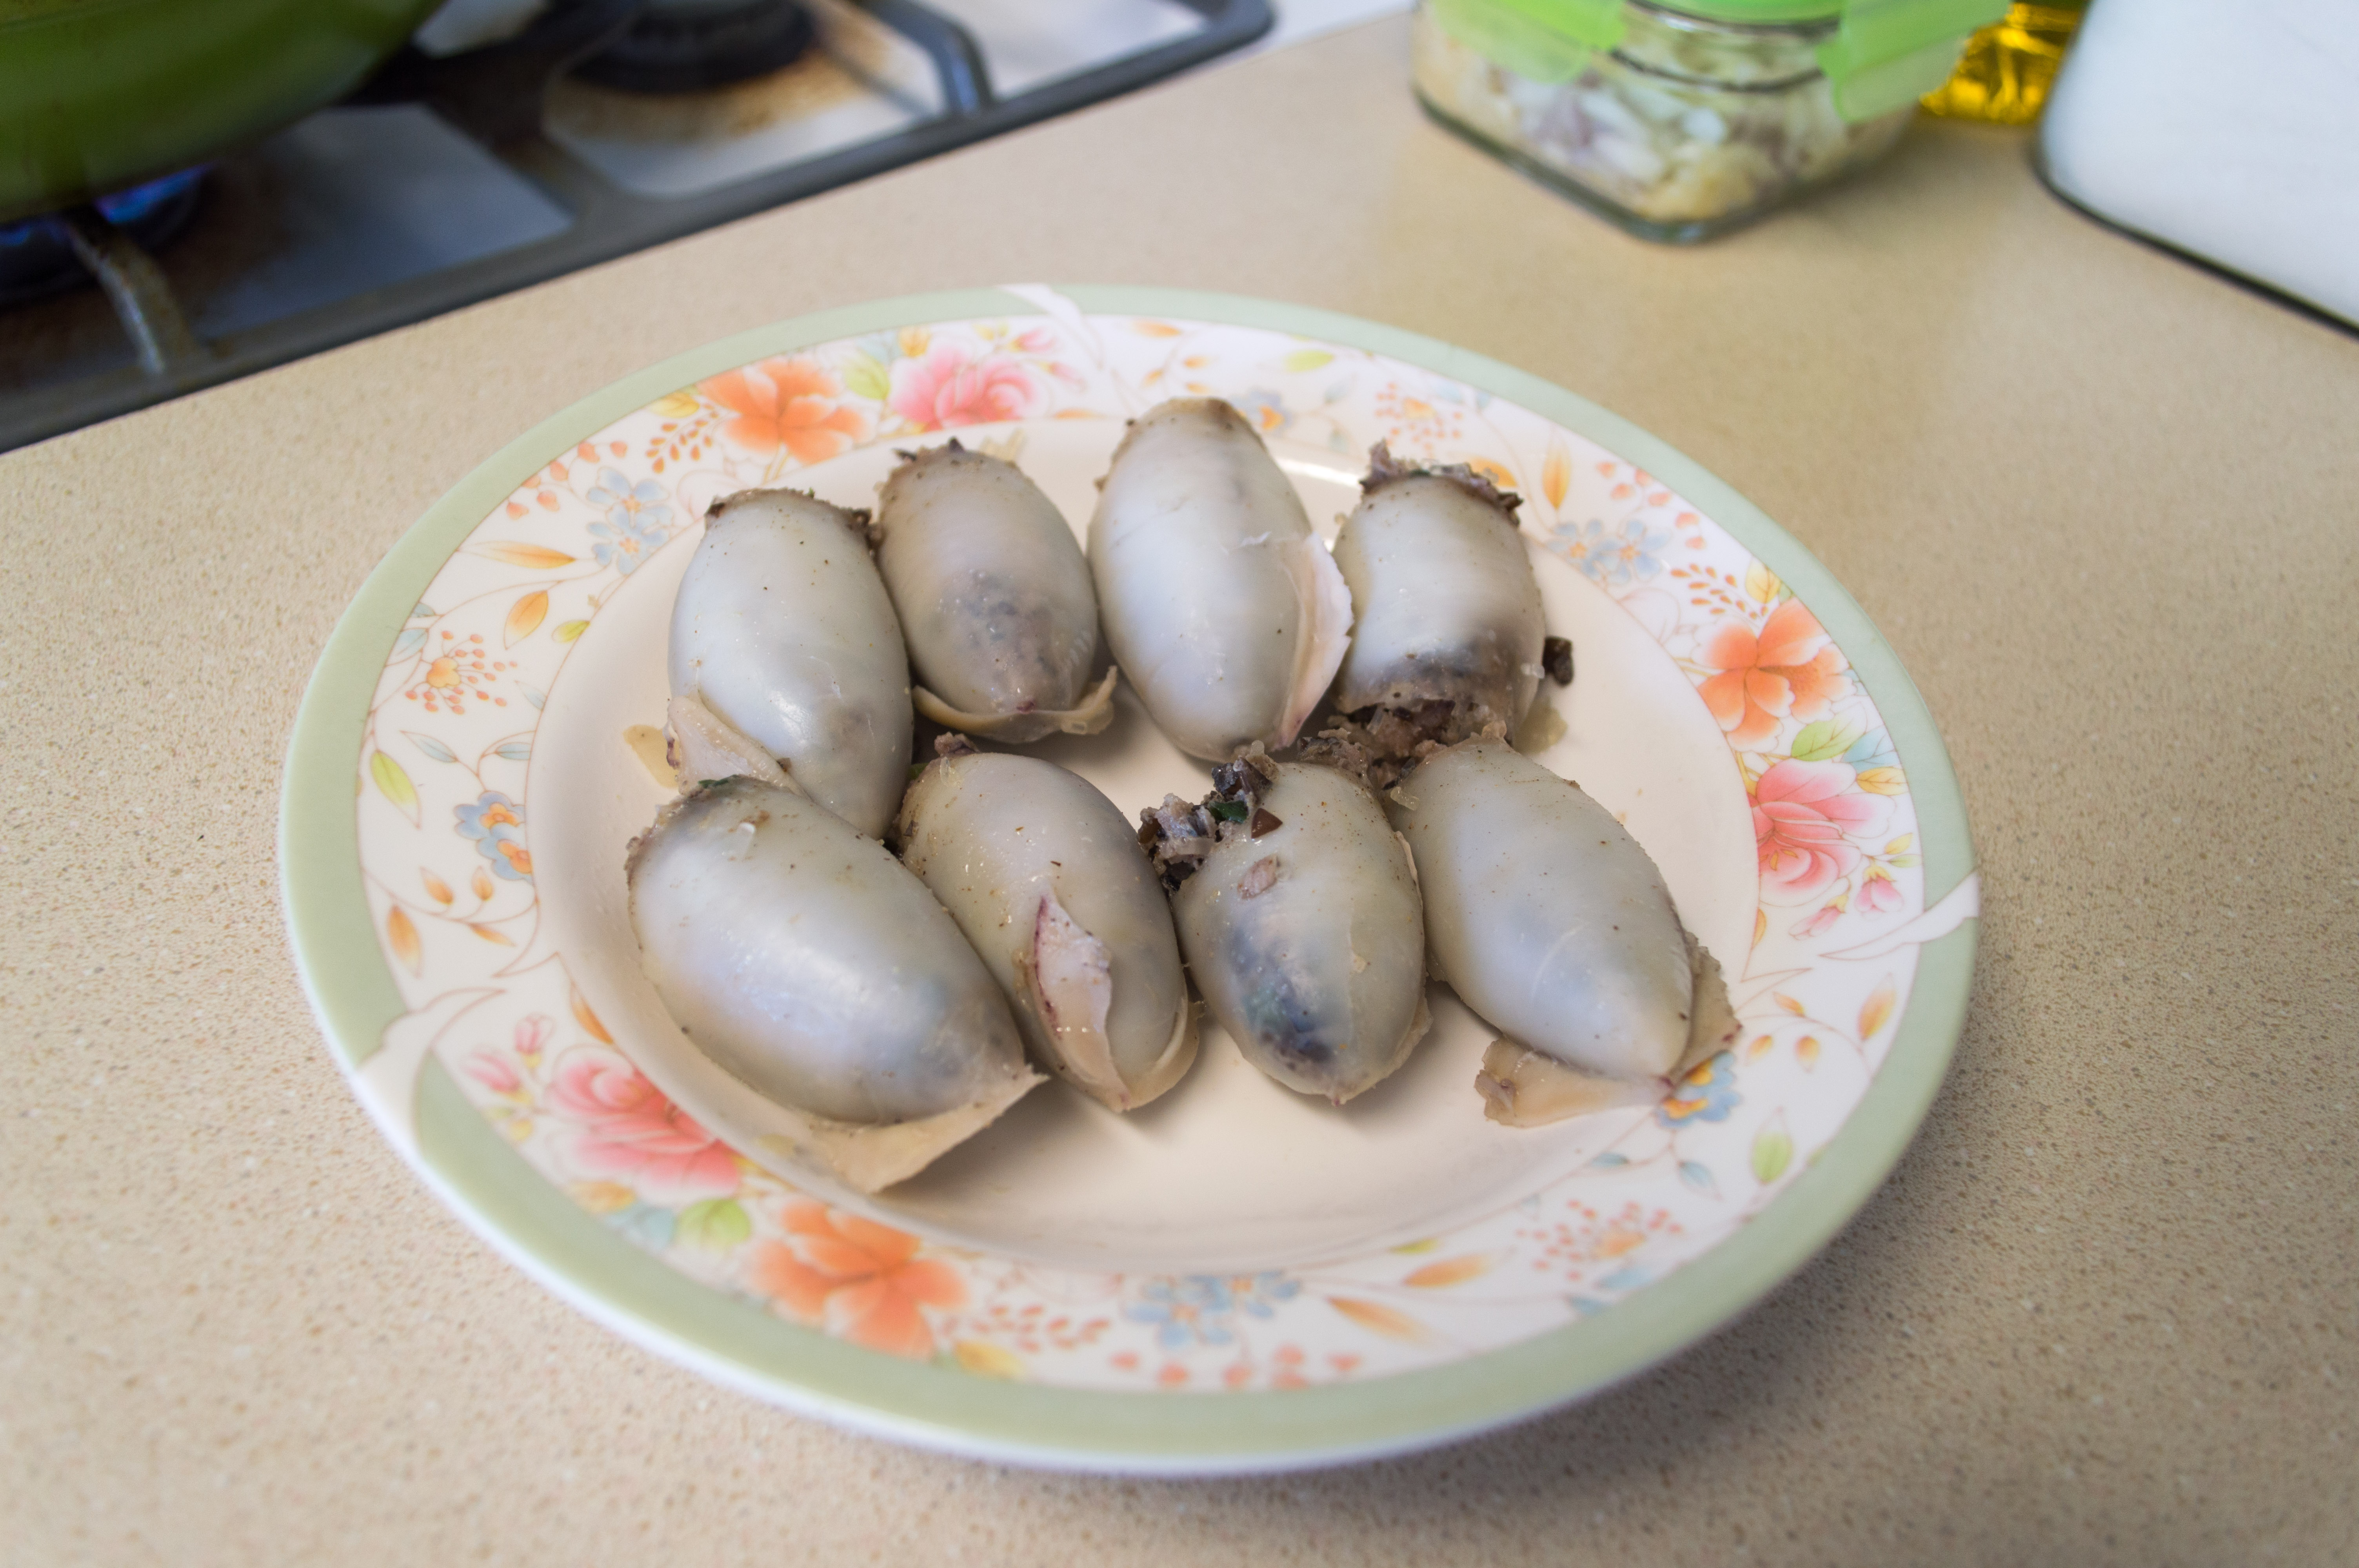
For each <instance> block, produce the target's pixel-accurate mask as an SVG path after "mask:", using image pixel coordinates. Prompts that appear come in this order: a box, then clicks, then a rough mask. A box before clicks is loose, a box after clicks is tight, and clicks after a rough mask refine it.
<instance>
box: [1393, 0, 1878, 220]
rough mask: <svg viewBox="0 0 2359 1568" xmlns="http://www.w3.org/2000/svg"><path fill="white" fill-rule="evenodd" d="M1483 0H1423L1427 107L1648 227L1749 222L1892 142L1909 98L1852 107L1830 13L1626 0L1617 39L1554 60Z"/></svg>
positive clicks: (1417, 67) (1589, 200)
mask: <svg viewBox="0 0 2359 1568" xmlns="http://www.w3.org/2000/svg"><path fill="white" fill-rule="evenodd" d="M1487 3H1488V0H1419V4H1418V7H1417V12H1416V16H1415V17H1414V18H1413V20H1412V22H1411V43H1410V49H1411V59H1412V65H1411V73H1412V76H1413V78H1414V81H1415V82H1416V86H1417V92H1418V96H1419V99H1420V101H1422V102H1423V103H1424V105H1425V107H1426V110H1427V112H1428V113H1429V114H1432V115H1433V117H1434V118H1435V119H1437V120H1439V121H1440V122H1441V123H1442V124H1444V125H1446V126H1448V127H1449V128H1451V130H1454V131H1456V132H1458V133H1459V134H1460V135H1464V136H1466V137H1468V138H1470V139H1472V140H1473V141H1474V142H1476V143H1477V144H1479V145H1480V146H1484V147H1485V148H1487V149H1488V150H1489V151H1491V152H1493V153H1495V154H1496V155H1497V156H1498V157H1502V158H1505V159H1506V161H1508V162H1509V163H1512V164H1514V165H1516V166H1517V168H1522V169H1524V170H1525V171H1526V172H1527V173H1529V174H1532V175H1535V176H1537V177H1538V178H1540V179H1541V180H1543V181H1545V182H1546V183H1548V184H1549V185H1551V186H1553V187H1555V188H1556V189H1560V190H1562V191H1564V192H1565V193H1566V194H1567V195H1570V196H1571V197H1572V198H1573V199H1574V200H1578V201H1580V202H1582V204H1583V205H1585V206H1587V207H1589V208H1591V209H1593V211H1598V212H1600V213H1602V214H1603V215H1604V216H1606V217H1608V218H1611V219H1613V220H1614V222H1618V223H1620V224H1621V225H1622V226H1623V227H1624V228H1626V229H1629V230H1631V231H1632V232H1636V233H1638V234H1641V235H1644V236H1645V237H1647V238H1648V239H1656V240H1670V241H1691V240H1700V239H1703V238H1706V237H1708V236H1710V235H1712V234H1716V233H1719V232H1723V231H1724V230H1727V229H1731V228H1734V227H1735V226H1736V225H1738V224H1740V223H1743V222H1747V221H1749V220H1750V219H1752V218H1755V217H1756V216H1758V215H1759V214H1760V213H1762V212H1764V211H1767V210H1768V209H1769V208H1771V207H1774V206H1776V205H1777V203H1778V202H1780V201H1782V200H1786V199H1787V198H1788V197H1789V196H1791V195H1792V194H1793V193H1794V192H1796V191H1797V190H1799V189H1804V188H1805V187H1808V186H1811V185H1815V184H1818V183H1820V182H1821V181H1824V180H1827V179H1830V178H1833V177H1834V176H1836V175H1838V174H1840V173H1842V172H1843V171H1844V170H1846V169H1849V168H1854V167H1856V166H1857V165H1860V164H1863V163H1865V162H1867V161H1868V160H1869V159H1871V158H1873V157H1876V156H1877V155H1879V154H1881V153H1883V152H1884V151H1885V150H1886V148H1888V147H1890V146H1892V144H1893V143H1894V142H1895V141H1896V140H1897V139H1898V137H1899V135H1900V133H1901V131H1902V130H1903V129H1904V128H1905V127H1906V126H1907V125H1908V119H1909V116H1910V114H1913V113H1914V112H1915V105H1914V103H1904V104H1903V105H1902V106H1901V107H1898V108H1895V109H1890V110H1887V111H1886V112H1884V113H1882V114H1875V115H1873V116H1871V117H1867V118H1864V119H1861V120H1858V121H1856V122H1855V123H1854V121H1851V120H1847V119H1845V118H1844V116H1843V114H1842V113H1841V112H1840V111H1839V110H1838V109H1837V106H1836V101H1835V92H1834V87H1833V84H1832V82H1831V81H1829V80H1828V78H1827V76H1826V74H1825V72H1824V71H1823V70H1821V65H1820V60H1819V50H1820V49H1821V46H1822V45H1824V44H1825V43H1826V42H1827V41H1828V40H1829V39H1830V38H1832V37H1833V35H1834V34H1835V32H1836V30H1837V23H1836V21H1835V20H1834V19H1833V18H1832V17H1830V18H1823V19H1819V20H1814V21H1807V22H1785V23H1777V24H1769V25H1761V24H1734V23H1728V22H1718V21H1710V20H1706V19H1704V18H1701V17H1698V16H1688V15H1684V14H1682V13H1680V12H1678V11H1673V10H1669V9H1666V8H1664V7H1661V6H1658V5H1649V4H1647V3H1645V0H1628V3H1627V4H1626V5H1625V6H1624V7H1623V18H1624V26H1623V30H1622V35H1621V38H1620V39H1619V40H1618V41H1617V42H1616V43H1615V44H1614V46H1613V48H1612V49H1596V50H1582V49H1578V48H1577V47H1575V48H1570V49H1563V50H1561V51H1560V52H1558V53H1557V54H1556V55H1555V58H1554V59H1551V58H1550V54H1549V50H1548V49H1546V48H1545V47H1544V46H1543V47H1542V48H1539V49H1534V48H1531V47H1529V45H1530V43H1531V42H1532V41H1533V39H1532V35H1530V34H1529V33H1528V31H1526V32H1525V33H1524V34H1523V35H1522V36H1521V37H1511V38H1510V39H1509V41H1510V42H1511V43H1514V44H1517V45H1522V46H1524V47H1517V48H1513V49H1502V48H1499V47H1497V43H1496V40H1497V38H1498V37H1499V35H1498V34H1497V33H1496V32H1495V31H1491V30H1489V29H1487V28H1486V27H1485V26H1484V24H1485V23H1486V22H1490V21H1495V19H1496V18H1495V16H1473V17H1472V18H1471V20H1472V25H1468V24H1469V20H1470V18H1469V10H1468V8H1469V7H1470V6H1481V5H1485V4H1487ZM1503 54H1505V55H1509V56H1510V57H1511V59H1512V63H1506V62H1503V61H1502V59H1498V58H1495V56H1498V55H1503ZM1519 68H1520V69H1519ZM1527 72H1529V74H1527ZM1551 77H1553V78H1555V79H1554V80H1549V78H1551Z"/></svg>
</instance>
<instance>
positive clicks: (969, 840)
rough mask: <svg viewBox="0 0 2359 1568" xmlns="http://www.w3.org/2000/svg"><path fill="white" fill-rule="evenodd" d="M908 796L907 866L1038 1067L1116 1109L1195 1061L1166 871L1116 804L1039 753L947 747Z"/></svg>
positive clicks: (1143, 1097) (903, 821) (903, 827)
mask: <svg viewBox="0 0 2359 1568" xmlns="http://www.w3.org/2000/svg"><path fill="white" fill-rule="evenodd" d="M940 750H941V752H942V755H941V756H940V757H939V758H937V759H936V760H935V761H934V762H930V763H929V764H927V767H926V771H925V772H924V773H920V774H919V776H918V779H917V781H916V782H915V783H914V784H911V785H910V786H909V793H908V797H907V798H906V799H904V800H903V801H902V803H901V816H900V819H899V821H898V823H897V826H896V829H895V833H896V837H897V839H898V841H899V843H900V848H901V860H902V862H903V864H905V865H907V866H908V868H909V869H910V870H911V871H915V872H916V873H917V874H918V876H919V880H921V881H924V882H925V884H926V886H927V887H928V888H929V889H931V890H932V892H933V894H934V896H935V897H936V898H938V899H940V901H941V903H942V906H943V907H944V908H946V909H948V910H949V911H950V912H951V918H952V919H954V920H956V921H957V922H958V925H959V929H960V930H962V931H963V932H965V933H966V936H967V940H968V941H969V942H971V943H973V946H974V950H975V951H976V952H977V953H978V954H980V955H981V956H982V957H983V963H984V968H987V969H989V970H990V971H991V975H992V978H993V979H995V980H997V981H998V982H999V988H1000V989H1001V990H1002V991H1004V992H1006V996H1007V1000H1008V1002H1009V1004H1010V1005H1011V1006H1012V1008H1013V1009H1014V1011H1015V1014H1016V1026H1017V1027H1018V1028H1019V1029H1021V1030H1022V1031H1023V1033H1024V1037H1025V1040H1026V1041H1027V1043H1028V1044H1030V1045H1031V1047H1032V1053H1033V1056H1034V1059H1035V1060H1037V1061H1038V1062H1040V1063H1041V1064H1042V1065H1046V1066H1048V1067H1049V1068H1050V1069H1051V1070H1052V1071H1054V1072H1056V1073H1058V1074H1059V1075H1060V1076H1063V1077H1064V1078H1066V1079H1068V1080H1069V1081H1071V1083H1073V1084H1074V1085H1075V1086H1076V1087H1080V1088H1081V1089H1082V1091H1084V1092H1085V1093H1087V1094H1089V1095H1090V1096H1091V1097H1093V1098H1095V1099H1097V1100H1099V1101H1100V1102H1102V1103H1103V1104H1104V1105H1106V1106H1108V1107H1111V1108H1114V1109H1115V1110H1128V1109H1130V1108H1133V1107H1135V1106H1140V1105H1144V1104H1146V1103H1147V1101H1148V1100H1151V1099H1153V1098H1155V1097H1156V1096H1158V1095H1159V1094H1161V1093H1162V1092H1163V1091H1164V1090H1166V1089H1168V1088H1169V1087H1171V1086H1172V1085H1173V1084H1175V1083H1178V1082H1179V1081H1180V1076H1182V1075H1183V1074H1185V1073H1186V1072H1187V1070H1188V1067H1189V1065H1190V1063H1192V1062H1193V1061H1195V1059H1196V1033H1197V1030H1196V1009H1195V1006H1194V1004H1193V1003H1192V1002H1190V1000H1189V999H1188V978H1187V976H1186V974H1185V973H1184V972H1183V971H1182V970H1181V969H1180V944H1179V942H1178V940H1177V939H1176V938H1175V937H1174V936H1173V935H1172V932H1171V910H1170V907H1169V904H1167V903H1165V902H1164V897H1163V890H1162V889H1161V888H1160V887H1159V886H1158V885H1157V883H1156V878H1155V868H1154V867H1153V866H1152V865H1150V864H1149V863H1148V861H1147V856H1146V855H1145V854H1144V853H1143V852H1142V851H1141V850H1140V849H1139V846H1138V840H1137V838H1136V835H1135V834H1133V832H1132V831H1131V828H1130V825H1129V824H1128V823H1126V822H1125V821H1124V820H1123V816H1122V813H1121V812H1119V811H1117V810H1116V809H1114V803H1113V802H1112V801H1110V800H1108V799H1106V797H1105V796H1104V795H1100V794H1099V793H1098V791H1097V789H1096V787H1095V786H1094V785H1093V784H1090V782H1089V781H1088V780H1087V779H1084V778H1082V776H1081V775H1080V774H1078V773H1068V772H1067V771H1066V770H1064V769H1063V768H1060V767H1059V766H1057V765H1056V764H1055V763H1054V762H1042V761H1040V760H1039V759H1038V758H1035V757H1015V756H1007V755H1005V754H985V753H983V752H976V751H975V750H974V749H973V747H972V746H966V745H963V744H962V743H960V742H958V741H950V740H948V739H947V738H946V739H945V741H943V742H942V743H941V746H940Z"/></svg>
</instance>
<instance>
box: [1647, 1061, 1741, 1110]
mask: <svg viewBox="0 0 2359 1568" xmlns="http://www.w3.org/2000/svg"><path fill="white" fill-rule="evenodd" d="M1744 1103H1745V1097H1744V1096H1743V1095H1741V1094H1738V1093H1737V1092H1736V1054H1735V1053H1734V1052H1733V1051H1723V1052H1722V1053H1721V1054H1719V1055H1717V1056H1714V1057H1712V1058H1711V1059H1710V1060H1708V1061H1703V1062H1699V1063H1697V1064H1696V1065H1694V1066H1693V1067H1691V1068H1690V1069H1689V1070H1688V1073H1687V1076H1685V1077H1683V1078H1681V1079H1680V1081H1679V1083H1678V1085H1677V1086H1676V1087H1673V1088H1672V1090H1671V1096H1670V1098H1669V1099H1667V1100H1665V1101H1664V1102H1663V1103H1662V1104H1661V1105H1659V1106H1658V1107H1656V1108H1655V1119H1656V1120H1658V1121H1659V1122H1661V1123H1662V1124H1663V1125H1664V1126H1665V1127H1683V1126H1685V1125H1687V1124H1688V1123H1689V1122H1691V1121H1726V1120H1727V1119H1728V1113H1729V1112H1730V1111H1733V1110H1734V1109H1735V1108H1737V1107H1738V1106H1740V1105H1743V1104H1744Z"/></svg>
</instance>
